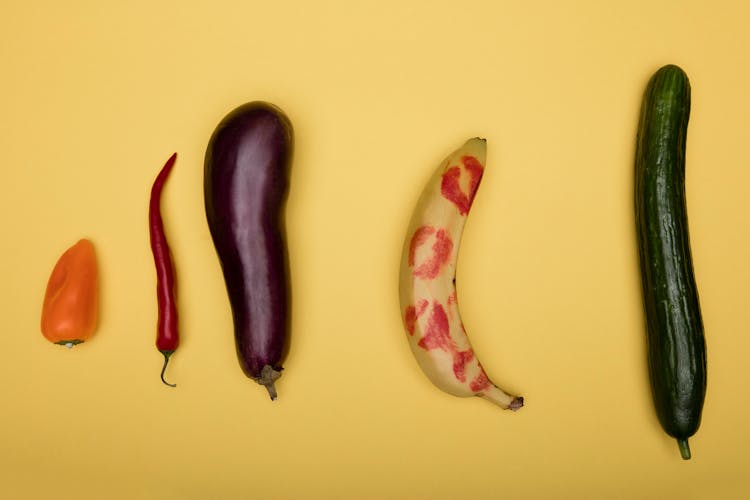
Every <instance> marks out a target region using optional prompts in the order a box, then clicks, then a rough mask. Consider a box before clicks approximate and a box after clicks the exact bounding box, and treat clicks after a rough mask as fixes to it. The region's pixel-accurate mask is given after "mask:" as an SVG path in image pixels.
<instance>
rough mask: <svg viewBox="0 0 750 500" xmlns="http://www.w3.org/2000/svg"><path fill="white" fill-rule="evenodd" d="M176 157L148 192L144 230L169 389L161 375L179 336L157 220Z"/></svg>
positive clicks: (170, 275) (170, 272) (166, 251)
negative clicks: (153, 267) (150, 254)
mask: <svg viewBox="0 0 750 500" xmlns="http://www.w3.org/2000/svg"><path fill="white" fill-rule="evenodd" d="M176 160H177V153H175V154H173V155H172V156H170V157H169V160H167V163H166V164H165V165H164V167H163V168H162V169H161V172H159V175H158V176H157V177H156V180H155V181H154V185H153V187H152V188H151V200H150V202H149V207H148V229H149V235H150V237H151V251H152V252H153V254H154V263H155V264H156V299H157V301H158V304H159V322H158V324H157V330H156V348H157V349H159V352H161V353H162V354H163V355H164V366H163V367H162V369H161V381H162V382H164V383H165V384H166V385H168V386H171V387H176V386H177V384H170V383H169V382H167V381H166V380H164V371H165V370H166V369H167V362H169V357H170V356H171V355H172V354H173V353H174V352H175V350H177V346H178V345H179V344H180V335H179V333H178V331H177V301H176V298H175V292H176V290H175V276H174V267H173V265H172V256H171V253H170V251H169V245H168V244H167V237H166V235H165V234H164V223H163V222H162V219H161V210H160V205H161V191H162V188H163V187H164V183H165V182H166V180H167V177H168V176H169V172H170V171H171V170H172V167H173V166H174V163H175V161H176Z"/></svg>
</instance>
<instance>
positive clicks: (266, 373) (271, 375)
mask: <svg viewBox="0 0 750 500" xmlns="http://www.w3.org/2000/svg"><path fill="white" fill-rule="evenodd" d="M279 377H281V370H276V369H274V367H272V366H271V365H264V366H263V369H262V370H261V371H260V377H257V378H255V381H256V382H257V383H259V384H260V385H262V386H265V388H266V390H267V391H268V395H269V396H271V401H275V400H276V397H277V394H276V386H274V382H276V380H278V379H279Z"/></svg>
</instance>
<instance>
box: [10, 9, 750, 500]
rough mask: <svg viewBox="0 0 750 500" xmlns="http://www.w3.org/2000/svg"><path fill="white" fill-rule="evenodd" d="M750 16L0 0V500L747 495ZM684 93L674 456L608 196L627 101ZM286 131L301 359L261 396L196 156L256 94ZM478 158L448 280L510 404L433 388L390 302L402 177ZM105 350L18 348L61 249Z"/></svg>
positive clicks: (632, 260)
mask: <svg viewBox="0 0 750 500" xmlns="http://www.w3.org/2000/svg"><path fill="white" fill-rule="evenodd" d="M749 16H750V8H748V6H747V3H746V2H744V1H740V0H737V1H734V2H729V1H726V2H722V1H714V2H703V1H691V2H689V1H659V2H654V1H651V0H632V1H628V2H617V3H614V2H602V1H598V0H591V1H577V2H553V1H546V2H544V1H542V2H519V1H514V2H510V1H502V2H493V1H472V2H457V1H450V2H447V1H404V0H401V1H391V0H380V1H373V2H351V1H338V2H332V1H322V0H321V1H316V2H301V1H297V2H282V1H273V2H271V1H267V2H252V1H236V2H226V1H221V0H214V1H211V2H178V1H174V2H154V1H129V2H100V1H87V2H84V1H73V0H71V1H65V2H52V1H41V2H27V1H15V0H13V1H8V0H5V1H3V2H2V4H1V5H0V110H2V111H1V113H0V164H1V167H0V186H2V190H3V192H2V196H0V213H1V214H2V231H3V237H2V243H1V244H0V245H1V246H0V251H1V252H2V259H0V276H1V277H2V287H0V290H2V292H0V293H2V297H1V299H2V300H0V304H1V306H0V307H1V308H2V318H3V320H4V324H3V327H2V339H3V347H2V350H1V351H0V380H2V385H1V387H2V388H1V389H0V395H1V396H2V406H1V409H0V498H7V499H37V498H39V499H43V498H45V499H46V498H56V499H76V500H83V499H103V498H107V499H135V498H138V499H318V498H321V499H405V500H407V499H408V500H412V499H415V500H418V499H425V500H427V499H430V500H433V499H494V498H511V499H527V498H529V499H535V498H540V499H544V498H576V499H579V498H592V499H593V498H597V499H598V498H607V499H612V498H614V499H618V498H622V499H631V498H639V499H640V498H653V499H663V498H678V497H679V498H682V499H685V498H688V499H689V498H701V499H704V498H722V499H732V498H747V497H746V495H747V491H748V489H749V488H750V477H749V476H748V447H749V446H750V425H748V422H750V391H749V390H748V381H749V380H750V376H749V375H748V373H749V372H748V364H747V359H748V356H750V335H748V325H749V324H750V307H749V306H750V293H748V283H750V265H749V264H748V263H749V262H750V260H749V256H750V223H748V218H747V214H748V211H749V210H750V198H749V197H748V194H747V193H748V189H749V188H748V186H750V164H748V154H747V151H748V142H749V140H750V127H748V116H750V93H748V89H750V66H748V50H749V49H750V30H749V29H748V19H750V17H749ZM666 63H674V64H678V65H680V66H681V67H682V68H683V69H684V70H685V71H686V72H687V74H688V75H689V77H690V79H691V83H692V89H693V93H692V96H693V107H692V114H691V121H690V126H689V133H688V145H687V158H688V160H687V196H688V211H689V214H690V231H691V238H692V248H693V252H694V264H695V273H696V278H697V281H698V286H699V291H700V295H701V304H702V310H703V316H704V322H705V328H706V338H707V346H708V372H709V379H708V393H707V398H706V403H705V408H704V413H703V422H702V426H701V428H700V430H699V432H698V434H697V435H696V436H694V437H693V438H692V439H691V440H690V442H691V446H692V451H693V459H692V460H691V461H690V462H683V461H682V460H681V459H680V457H679V453H678V450H677V446H676V444H675V442H674V441H673V440H672V439H671V438H669V437H668V436H666V435H665V434H664V433H663V432H662V431H661V429H660V427H659V424H658V422H657V419H656V417H655V413H654V410H653V408H652V405H651V400H650V395H649V390H648V378H647V373H646V358H645V333H644V324H643V323H644V318H643V313H642V309H641V302H640V300H641V299H640V288H639V271H638V266H637V254H636V244H635V232H634V222H633V207H632V198H633V195H632V191H633V182H632V177H633V176H632V170H633V156H634V142H635V133H636V122H637V115H638V110H639V106H640V100H641V94H642V92H643V89H644V87H645V85H646V82H647V80H648V78H649V77H650V75H651V74H652V73H653V72H654V71H655V70H656V69H658V68H659V67H660V66H661V65H663V64H666ZM258 99H262V100H267V101H271V102H273V103H275V104H277V105H278V106H280V107H281V108H282V109H284V111H285V112H286V113H287V114H288V115H289V117H290V118H291V120H292V122H293V123H294V126H295V132H296V141H297V142H296V151H295V158H294V165H293V175H292V181H291V191H290V198H289V204H288V209H287V221H288V231H289V234H288V244H289V251H290V256H291V266H292V282H293V296H294V301H293V320H292V323H293V325H292V326H293V343H292V348H291V352H290V355H289V357H288V359H287V360H286V363H285V368H286V370H285V372H284V376H283V377H282V379H281V380H280V381H279V384H278V390H279V399H278V400H277V401H276V402H273V403H272V402H271V401H269V399H268V397H267V395H266V394H265V392H264V390H263V389H262V388H261V387H259V386H257V385H256V384H254V383H253V382H252V381H250V380H248V379H247V378H246V377H245V376H244V375H243V374H242V372H241V371H240V368H239V366H238V363H237V360H236V357H235V353H234V340H233V337H232V326H231V315H230V310H229V305H228V300H227V296H226V292H225V289H224V283H223V279H222V276H221V272H220V268H219V262H218V260H217V257H216V254H215V252H214V249H213V245H212V242H211V238H210V236H209V232H208V227H207V224H206V220H205V214H204V209H203V187H202V182H203V172H202V169H203V155H204V152H205V148H206V144H207V141H208V139H209V137H210V135H211V133H212V131H213V129H214V127H215V126H216V124H217V123H218V122H219V120H220V119H221V118H222V117H223V116H224V115H225V114H226V113H227V112H229V111H230V110H231V109H233V108H234V107H235V106H237V105H239V104H242V103H244V102H247V101H251V100H258ZM477 135H479V136H483V137H486V138H487V141H488V147H489V149H488V164H487V169H486V173H485V176H484V179H483V181H482V185H481V187H480V189H479V192H478V195H477V198H476V200H475V204H474V207H473V209H472V213H471V215H470V217H469V222H468V224H467V226H466V232H465V233H464V239H463V243H462V246H461V255H460V258H459V268H458V277H459V296H460V299H461V308H462V311H461V312H462V315H463V318H464V322H465V325H466V328H467V330H468V331H469V334H470V337H471V339H472V342H473V344H474V347H475V349H476V352H477V354H478V356H479V358H480V359H481V360H482V363H483V365H484V366H485V368H486V370H487V372H488V373H489V375H490V377H491V378H492V379H494V380H495V381H496V382H497V383H498V384H500V385H501V386H503V387H505V388H507V389H508V390H511V391H515V392H517V393H520V394H522V395H523V396H525V398H526V406H525V407H524V408H523V409H522V410H520V411H519V412H517V413H511V412H504V411H502V410H500V409H498V408H496V407H494V406H493V405H492V404H490V403H488V402H486V401H482V400H479V399H459V398H455V397H452V396H448V395H446V394H443V393H441V392H440V391H438V390H437V389H435V388H434V387H433V386H432V385H431V384H430V383H429V382H428V380H427V379H426V378H425V377H424V375H423V374H422V373H421V372H420V371H419V369H418V367H417V365H416V363H415V362H414V360H413V358H412V355H411V352H410V350H409V347H408V345H407V342H406V340H405V338H404V335H405V334H404V331H403V327H402V325H401V320H400V317H399V306H398V296H397V283H398V264H399V259H400V252H401V245H402V239H403V237H404V232H405V230H406V226H407V224H408V221H409V217H410V214H411V211H412V209H413V207H414V204H415V203H416V200H417V197H418V195H419V192H420V191H421V189H422V186H423V183H424V182H425V181H426V180H427V179H428V178H429V176H430V174H431V173H432V170H433V169H434V168H435V167H436V166H437V164H438V163H439V161H440V160H441V159H442V158H443V157H444V156H445V155H447V154H448V153H450V152H451V151H452V150H453V149H454V148H456V147H458V146H460V145H461V144H462V143H463V142H464V140H466V139H467V138H469V137H473V136H477ZM174 151H177V152H178V153H179V157H178V161H177V165H176V167H175V170H174V171H173V173H172V177H171V178H170V180H169V182H168V184H167V187H166V189H165V197H164V204H163V210H164V218H165V223H166V225H167V232H168V236H169V239H170V243H171V245H172V250H173V253H174V257H175V261H176V265H177V272H178V278H179V284H180V286H179V297H180V303H179V305H180V313H181V333H182V339H183V342H182V345H181V347H180V348H179V350H178V351H177V353H176V354H175V355H174V356H173V358H172V362H171V365H170V368H169V373H168V375H169V378H170V379H172V381H174V382H177V384H178V387H177V388H176V389H169V388H167V387H165V386H163V385H162V384H161V382H160V381H159V378H158V375H159V370H160V368H161V362H162V358H161V355H160V354H159V352H157V350H156V348H155V347H154V336H155V323H156V299H155V294H154V288H155V273H154V266H153V261H152V256H151V253H150V249H149V244H148V231H147V225H146V215H147V205H148V194H149V190H150V187H151V183H152V181H153V179H154V177H155V176H156V173H157V171H158V169H159V168H160V167H161V165H162V164H163V163H164V161H165V160H166V159H167V158H168V157H169V155H170V154H171V153H172V152H174ZM84 236H86V237H89V238H91V239H92V241H93V242H94V244H95V246H96V249H97V252H98V258H99V263H100V272H101V278H102V283H101V322H100V326H99V329H98V331H97V333H96V336H95V337H94V338H93V339H92V340H91V341H90V342H88V343H86V344H83V345H81V346H78V347H76V348H74V349H72V350H70V351H68V350H66V349H64V348H62V347H58V346H55V345H52V344H50V343H48V342H47V341H46V340H45V339H44V338H43V337H42V335H41V334H40V332H39V315H40V308H41V301H42V296H43V294H44V289H45V286H46V282H47V278H48V276H49V273H50V271H51V270H52V267H53V265H54V263H55V261H56V260H57V258H58V256H59V255H60V254H61V253H62V252H63V251H64V250H65V249H66V248H67V247H68V246H70V245H71V244H73V243H74V242H75V241H76V240H77V239H78V238H81V237H84Z"/></svg>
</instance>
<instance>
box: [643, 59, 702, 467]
mask: <svg viewBox="0 0 750 500" xmlns="http://www.w3.org/2000/svg"><path fill="white" fill-rule="evenodd" d="M689 115H690V82H689V81H688V78H687V75H686V74H685V73H684V72H683V71H682V70H681V69H680V68H678V67H677V66H673V65H669V66H664V67H663V68H661V69H660V70H659V71H657V72H656V73H655V74H654V76H653V77H652V78H651V80H650V81H649V83H648V87H647V88H646V93H645V95H644V97H643V106H642V108H641V116H640V121H639V124H638V138H637V146H636V156H635V216H636V226H637V233H638V248H639V255H640V265H641V281H642V285H643V304H644V309H645V315H646V324H647V336H648V365H649V375H650V380H651V392H652V395H653V400H654V405H655V407H656V413H657V415H658V417H659V422H660V423H661V426H662V427H663V428H664V430H665V431H666V432H667V434H669V435H670V436H672V437H674V438H676V439H677V442H678V444H679V447H680V453H681V454H682V458H684V459H689V458H690V447H689V446H688V438H689V437H690V436H692V435H693V434H695V432H696V431H697V430H698V427H699V425H700V421H701V411H702V409H703V400H704V398H705V394H706V346H705V340H704V337H703V320H702V318H701V311H700V304H699V303H698V291H697V288H696V285H695V277H694V275H693V262H692V256H691V253H690V239H689V236H688V221H687V211H686V208H685V139H686V136H687V125H688V118H689Z"/></svg>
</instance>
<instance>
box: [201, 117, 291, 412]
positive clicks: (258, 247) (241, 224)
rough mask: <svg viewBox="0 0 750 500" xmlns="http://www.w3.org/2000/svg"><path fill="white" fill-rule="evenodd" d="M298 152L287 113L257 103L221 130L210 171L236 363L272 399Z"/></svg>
mask: <svg viewBox="0 0 750 500" xmlns="http://www.w3.org/2000/svg"><path fill="white" fill-rule="evenodd" d="M292 148H293V133H292V124H291V122H290V121H289V119H288V118H287V117H286V116H285V115H284V113H283V112H282V111H281V110H280V109H278V108H276V107H275V106H273V105H271V104H268V103H264V102H251V103H247V104H244V105H242V106H240V107H238V108H236V109H235V110H234V111H232V112H231V113H229V114H228V115H227V116H226V117H225V118H224V119H223V120H222V121H221V122H220V123H219V125H218V127H216V130H215V131H214V133H213V135H212V136H211V140H210V141H209V143H208V148H207V150H206V159H205V166H204V178H203V188H204V197H205V205H206V218H207V219H208V227H209V229H210V231H211V237H212V238H213V241H214V246H215V247H216V253H217V254H218V256H219V261H220V262H221V268H222V271H223V273H224V281H225V282H226V286H227V293H228V294H229V302H230V305H231V308H232V316H233V319H234V336H235V341H236V346H237V357H238V358H239V362H240V366H241V367H242V370H243V371H244V372H245V374H246V375H247V376H248V377H250V378H252V379H253V380H255V381H256V382H257V383H259V384H261V385H263V386H265V387H266V389H268V393H269V395H270V396H271V399H276V388H275V387H274V382H275V381H276V379H278V378H279V377H280V376H281V370H282V366H281V364H282V362H283V360H284V358H285V356H286V353H287V350H288V348H289V330H290V309H291V307H290V300H291V294H290V285H289V260H288V254H287V250H286V241H285V231H284V207H285V205H286V199H287V194H288V186H289V170H290V166H291V157H292Z"/></svg>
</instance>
